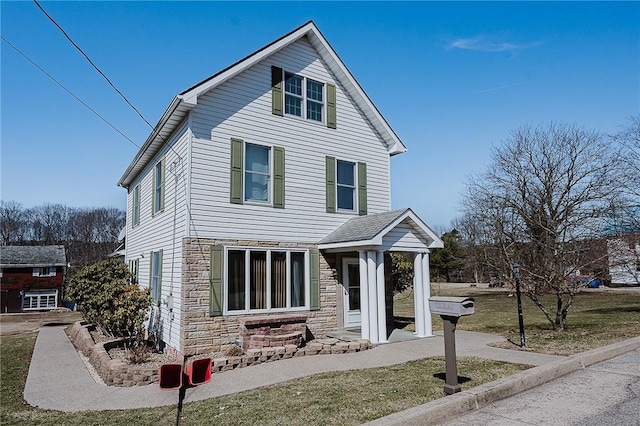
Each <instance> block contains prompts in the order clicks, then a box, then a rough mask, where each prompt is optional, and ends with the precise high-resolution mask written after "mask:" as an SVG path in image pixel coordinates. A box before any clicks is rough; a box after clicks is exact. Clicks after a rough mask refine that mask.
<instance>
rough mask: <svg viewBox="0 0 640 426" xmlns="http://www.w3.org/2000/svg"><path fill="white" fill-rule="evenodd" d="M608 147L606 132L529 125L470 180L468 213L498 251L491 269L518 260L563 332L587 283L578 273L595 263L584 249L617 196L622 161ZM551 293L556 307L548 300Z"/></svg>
mask: <svg viewBox="0 0 640 426" xmlns="http://www.w3.org/2000/svg"><path fill="white" fill-rule="evenodd" d="M609 147H610V144H608V143H606V141H605V140H604V138H603V137H602V136H601V135H600V134H598V133H596V132H594V131H588V130H585V129H582V128H579V127H575V126H569V125H565V124H550V125H548V126H545V127H538V128H529V127H523V128H520V129H518V130H516V131H514V132H512V134H511V136H510V138H509V139H507V140H506V141H505V142H504V143H503V144H502V146H500V147H498V148H495V149H494V150H493V152H492V163H491V165H490V167H489V168H488V170H486V171H485V172H484V173H482V174H481V175H479V176H477V177H475V178H472V179H471V180H470V182H469V184H468V193H467V197H466V199H465V201H464V212H465V216H467V217H468V218H469V219H470V220H472V221H473V222H474V223H475V224H476V227H477V229H478V230H479V234H480V235H481V237H482V239H483V240H484V241H486V243H487V244H489V245H490V246H491V247H492V248H493V250H495V252H494V253H495V254H494V256H492V262H493V264H492V265H491V266H492V268H494V269H495V270H497V271H500V273H501V274H502V276H503V277H510V276H511V268H512V265H513V264H514V263H516V262H517V263H519V264H520V265H521V270H520V271H521V278H522V279H521V283H522V285H523V291H524V293H525V294H526V295H527V296H528V297H529V298H530V299H531V300H532V301H533V303H535V304H536V306H538V308H540V310H541V311H542V312H543V313H544V315H545V316H546V317H547V319H548V320H549V322H550V323H551V324H552V325H553V326H554V327H555V328H556V329H558V330H562V329H564V328H565V327H566V321H567V315H568V314H569V310H570V309H571V306H572V304H573V301H574V297H575V295H576V294H577V293H578V292H579V291H580V288H581V286H583V285H585V283H582V282H580V281H581V280H576V279H575V277H576V276H577V275H581V274H584V272H585V270H588V269H589V268H590V267H591V266H592V263H593V260H592V259H589V257H588V256H586V255H585V252H586V250H587V248H588V246H589V244H591V241H592V238H594V237H595V236H599V235H600V234H601V232H602V229H603V227H604V222H605V220H606V219H607V216H608V213H609V207H610V206H611V200H612V199H613V198H615V196H616V195H617V187H616V185H615V180H614V179H613V177H614V176H615V175H616V172H617V168H618V166H619V165H618V161H617V157H616V156H614V155H612V153H611V152H610V151H611V150H610V149H609ZM572 277H574V278H572ZM549 293H551V294H554V295H555V303H554V305H555V306H546V305H545V302H544V300H543V299H542V298H541V296H542V295H544V294H549Z"/></svg>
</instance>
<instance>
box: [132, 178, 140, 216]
mask: <svg viewBox="0 0 640 426" xmlns="http://www.w3.org/2000/svg"><path fill="white" fill-rule="evenodd" d="M139 224H140V185H139V184H138V185H136V187H135V188H133V226H138V225H139Z"/></svg>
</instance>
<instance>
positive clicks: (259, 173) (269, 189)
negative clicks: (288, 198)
mask: <svg viewBox="0 0 640 426" xmlns="http://www.w3.org/2000/svg"><path fill="white" fill-rule="evenodd" d="M229 192H230V201H231V202H232V203H233V204H244V203H248V204H252V203H253V204H262V205H266V206H273V207H275V208H279V209H282V208H284V198H285V197H284V148H283V147H281V146H264V145H257V144H252V143H245V142H244V141H243V140H242V139H236V138H232V139H231V177H230V188H229Z"/></svg>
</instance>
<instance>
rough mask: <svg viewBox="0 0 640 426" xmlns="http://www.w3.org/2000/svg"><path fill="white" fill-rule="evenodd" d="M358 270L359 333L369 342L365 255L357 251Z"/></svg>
mask: <svg viewBox="0 0 640 426" xmlns="http://www.w3.org/2000/svg"><path fill="white" fill-rule="evenodd" d="M358 260H359V265H358V266H359V269H360V333H361V336H362V338H363V339H366V340H371V333H370V332H369V330H370V328H369V282H368V280H367V269H368V268H367V253H366V252H365V251H364V250H360V251H358Z"/></svg>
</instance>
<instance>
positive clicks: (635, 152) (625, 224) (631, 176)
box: [611, 115, 640, 233]
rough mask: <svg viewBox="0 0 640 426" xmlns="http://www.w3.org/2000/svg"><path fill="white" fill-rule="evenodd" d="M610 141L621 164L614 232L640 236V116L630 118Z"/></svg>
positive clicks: (614, 214)
mask: <svg viewBox="0 0 640 426" xmlns="http://www.w3.org/2000/svg"><path fill="white" fill-rule="evenodd" d="M611 139H612V141H613V142H614V144H616V143H617V144H618V145H619V148H620V151H619V153H618V155H619V157H620V161H621V164H622V167H621V169H620V175H619V177H620V181H619V185H620V188H621V189H622V191H621V194H620V197H619V199H618V200H616V201H617V202H616V203H615V204H614V205H613V217H612V219H613V221H614V224H613V225H614V231H615V232H619V233H628V232H640V115H636V116H632V117H630V118H629V121H628V123H627V125H626V126H625V127H624V128H623V129H622V130H621V131H620V132H618V133H616V134H615V135H612V136H611Z"/></svg>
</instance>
